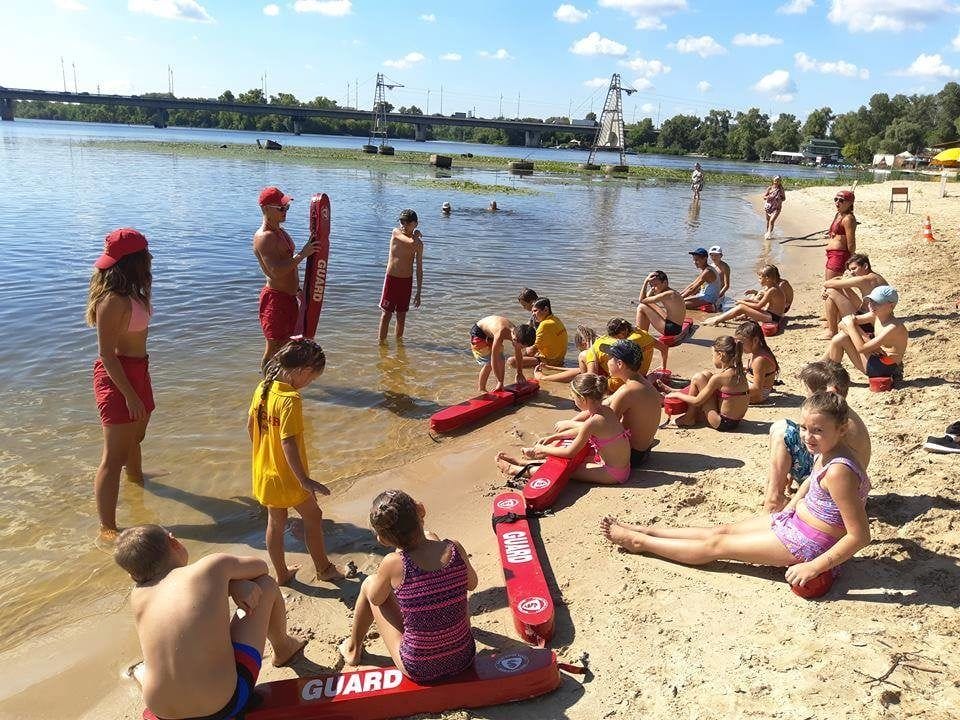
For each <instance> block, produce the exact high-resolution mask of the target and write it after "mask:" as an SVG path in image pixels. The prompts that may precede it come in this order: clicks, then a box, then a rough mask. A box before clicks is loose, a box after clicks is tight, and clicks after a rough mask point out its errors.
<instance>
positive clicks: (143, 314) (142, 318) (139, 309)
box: [127, 297, 153, 332]
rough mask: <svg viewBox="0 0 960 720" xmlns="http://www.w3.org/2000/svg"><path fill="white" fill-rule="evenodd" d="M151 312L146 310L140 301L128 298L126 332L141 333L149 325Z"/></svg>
mask: <svg viewBox="0 0 960 720" xmlns="http://www.w3.org/2000/svg"><path fill="white" fill-rule="evenodd" d="M151 315H153V310H151V309H150V308H148V307H147V306H146V305H145V304H144V303H143V302H142V301H141V300H139V299H137V298H135V297H131V298H130V322H129V323H128V324H127V332H143V331H144V330H146V329H147V327H148V326H149V325H150V316H151Z"/></svg>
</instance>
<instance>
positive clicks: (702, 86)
mask: <svg viewBox="0 0 960 720" xmlns="http://www.w3.org/2000/svg"><path fill="white" fill-rule="evenodd" d="M712 88H713V85H711V84H710V83H708V82H707V81H706V80H701V81H700V82H698V83H697V90H699V91H700V92H702V93H705V92H710V90H711V89H712Z"/></svg>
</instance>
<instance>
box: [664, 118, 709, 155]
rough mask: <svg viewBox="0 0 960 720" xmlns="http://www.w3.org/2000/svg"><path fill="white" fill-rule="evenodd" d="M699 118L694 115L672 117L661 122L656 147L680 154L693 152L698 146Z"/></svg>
mask: <svg viewBox="0 0 960 720" xmlns="http://www.w3.org/2000/svg"><path fill="white" fill-rule="evenodd" d="M699 128H700V118H698V117H697V116H696V115H674V116H673V117H672V118H669V119H667V120H664V121H663V124H662V125H661V126H660V137H659V138H657V145H659V146H660V147H662V148H667V149H671V150H676V151H681V152H693V151H694V150H696V149H697V147H699V145H700V139H699V138H698V137H697V130H698V129H699Z"/></svg>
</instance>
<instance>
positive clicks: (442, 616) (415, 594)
mask: <svg viewBox="0 0 960 720" xmlns="http://www.w3.org/2000/svg"><path fill="white" fill-rule="evenodd" d="M446 542H448V543H450V541H449V540H447V541H446ZM450 545H451V546H452V548H451V553H450V559H449V560H448V561H447V564H446V565H444V566H443V567H441V568H440V569H438V570H423V569H422V568H420V567H419V566H418V565H417V564H416V563H415V562H413V560H411V559H410V557H409V556H408V555H407V554H406V553H403V552H402V553H400V555H401V557H402V558H403V571H404V575H403V584H402V585H401V586H400V587H398V588H395V589H394V595H395V596H396V598H397V604H398V605H399V606H400V612H401V614H402V615H403V640H401V641H400V659H401V660H403V667H404V669H406V671H407V675H408V676H409V677H410V679H411V680H414V681H416V682H429V681H431V680H438V679H440V678H444V677H447V676H448V675H455V674H457V673H458V672H461V671H462V670H465V669H466V668H468V667H470V665H471V664H472V663H473V656H474V655H475V654H476V652H477V647H476V644H475V643H474V640H473V633H472V632H471V631H470V610H469V608H468V607H467V566H466V564H465V563H464V562H463V558H462V557H460V551H459V550H458V549H457V546H456V545H455V544H454V543H450Z"/></svg>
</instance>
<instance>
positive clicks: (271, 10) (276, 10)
mask: <svg viewBox="0 0 960 720" xmlns="http://www.w3.org/2000/svg"><path fill="white" fill-rule="evenodd" d="M263 14H264V15H269V16H270V17H276V16H277V15H279V14H280V6H279V5H275V4H274V3H270V4H269V5H264V6H263Z"/></svg>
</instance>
